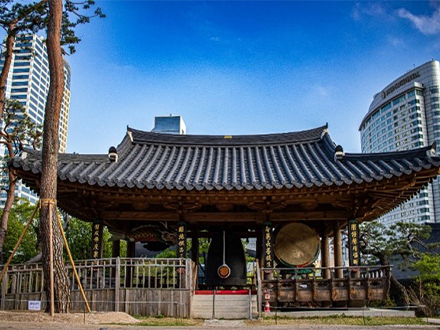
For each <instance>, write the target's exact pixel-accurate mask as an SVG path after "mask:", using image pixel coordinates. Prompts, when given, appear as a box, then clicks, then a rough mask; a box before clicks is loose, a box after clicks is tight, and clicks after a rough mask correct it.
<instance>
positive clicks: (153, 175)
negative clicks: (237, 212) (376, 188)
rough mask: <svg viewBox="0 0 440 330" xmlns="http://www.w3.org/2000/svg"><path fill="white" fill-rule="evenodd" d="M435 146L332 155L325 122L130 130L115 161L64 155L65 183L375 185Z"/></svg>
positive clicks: (418, 166)
mask: <svg viewBox="0 0 440 330" xmlns="http://www.w3.org/2000/svg"><path fill="white" fill-rule="evenodd" d="M434 147H435V146H433V147H426V148H420V149H416V150H410V151H403V152H391V153H377V154H348V153H347V154H345V155H343V156H342V157H341V158H340V159H335V148H336V146H335V144H334V143H333V141H332V140H331V138H330V136H329V134H328V129H327V126H323V127H318V128H315V129H311V130H307V131H301V132H294V133H284V134H266V135H243V136H232V137H228V136H226V137H225V136H204V135H171V134H161V133H151V132H143V131H139V130H134V129H132V128H128V131H127V135H126V136H125V138H124V139H123V141H122V142H121V144H120V145H119V146H118V147H117V152H118V161H117V162H111V161H110V160H109V158H108V157H107V155H79V154H60V157H59V166H58V175H59V178H60V179H61V180H69V181H71V182H79V183H82V184H90V185H95V184H98V185H99V186H118V187H125V186H127V187H134V186H137V187H139V188H145V187H146V188H148V189H152V188H158V189H179V190H181V189H187V190H191V189H197V190H204V189H207V190H211V189H228V190H230V189H263V188H265V189H272V188H283V187H286V188H292V187H298V188H301V187H312V186H322V185H325V186H331V185H337V186H340V185H343V184H348V185H349V184H352V183H353V182H355V183H362V182H371V181H373V180H382V179H383V178H391V177H393V176H401V175H404V174H406V175H408V174H411V173H413V172H419V171H421V170H422V168H424V169H429V168H432V167H439V165H440V159H439V158H437V157H435V156H434V155H433V153H432V150H431V149H432V148H434ZM11 165H12V166H14V167H16V168H22V169H23V170H25V171H32V172H33V173H36V174H38V173H39V172H40V171H41V154H40V153H39V152H37V151H31V150H26V152H24V153H23V154H22V155H21V156H19V157H16V158H14V159H13V161H12V162H11Z"/></svg>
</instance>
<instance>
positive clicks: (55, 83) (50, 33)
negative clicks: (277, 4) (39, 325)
mask: <svg viewBox="0 0 440 330" xmlns="http://www.w3.org/2000/svg"><path fill="white" fill-rule="evenodd" d="M62 14H63V2H62V0H50V1H49V22H48V28H47V42H46V43H47V53H48V59H49V72H50V86H49V93H48V96H47V102H46V112H45V116H44V132H43V151H42V155H43V160H42V170H41V188H40V197H41V200H42V203H41V209H40V226H41V230H42V253H43V270H44V278H45V280H46V294H47V300H50V298H51V292H50V283H49V281H50V280H49V279H50V267H49V261H50V254H49V251H50V241H49V232H50V225H52V231H53V239H52V243H53V262H54V298H55V312H57V313H67V312H68V311H69V307H70V291H69V280H68V278H67V273H66V268H65V265H64V260H63V239H62V236H61V232H60V229H59V227H58V225H57V218H56V212H57V210H56V207H55V205H54V204H51V202H54V201H55V200H56V197H57V165H58V149H59V133H58V132H59V125H60V112H61V104H62V100H63V91H64V65H63V57H62V52H61V44H60V40H61V21H62ZM50 207H52V212H50V213H51V214H52V219H50V218H49V214H50V213H49V208H50ZM49 307H50V306H49Z"/></svg>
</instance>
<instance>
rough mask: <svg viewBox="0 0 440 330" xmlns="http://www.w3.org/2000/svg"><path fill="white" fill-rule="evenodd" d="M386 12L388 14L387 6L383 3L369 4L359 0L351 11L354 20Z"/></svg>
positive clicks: (382, 14) (381, 14)
mask: <svg viewBox="0 0 440 330" xmlns="http://www.w3.org/2000/svg"><path fill="white" fill-rule="evenodd" d="M385 14H386V11H385V8H384V7H383V6H382V4H380V3H378V2H373V3H367V4H363V3H360V2H357V3H356V4H355V6H354V7H353V10H352V12H351V17H352V18H353V19H354V20H356V21H358V20H360V19H361V18H362V17H363V16H376V17H377V16H384V15H385Z"/></svg>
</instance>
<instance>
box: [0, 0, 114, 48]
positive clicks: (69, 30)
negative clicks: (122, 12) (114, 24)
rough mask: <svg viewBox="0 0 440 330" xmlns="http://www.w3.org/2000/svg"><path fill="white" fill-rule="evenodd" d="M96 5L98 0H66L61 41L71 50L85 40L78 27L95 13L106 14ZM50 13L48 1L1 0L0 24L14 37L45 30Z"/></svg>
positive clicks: (100, 16)
mask: <svg viewBox="0 0 440 330" xmlns="http://www.w3.org/2000/svg"><path fill="white" fill-rule="evenodd" d="M94 5H95V1H94V0H81V1H72V0H64V6H63V17H62V28H61V40H60V42H61V45H62V46H67V48H68V49H69V53H70V54H73V53H74V52H75V44H77V43H79V42H80V41H81V38H79V37H78V36H77V35H76V34H75V28H76V27H77V26H78V25H80V24H86V23H89V22H90V20H91V19H92V18H94V17H99V18H104V17H105V15H104V13H103V12H102V10H101V8H99V7H97V8H96V9H95V10H94V11H93V12H91V9H92V7H93V6H94ZM48 13H49V3H48V2H47V1H32V2H23V1H17V0H0V26H1V27H2V28H3V29H4V30H5V31H6V32H7V34H8V35H11V36H14V37H15V36H18V37H20V36H22V35H26V34H29V33H37V32H39V31H42V30H44V29H45V28H46V27H47V24H48V20H49V19H48ZM11 23H14V27H13V29H10V26H11Z"/></svg>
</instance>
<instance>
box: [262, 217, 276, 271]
mask: <svg viewBox="0 0 440 330" xmlns="http://www.w3.org/2000/svg"><path fill="white" fill-rule="evenodd" d="M263 260H264V262H263V267H264V268H272V267H274V266H275V265H274V263H273V248H272V224H271V223H270V221H266V222H264V224H263Z"/></svg>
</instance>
